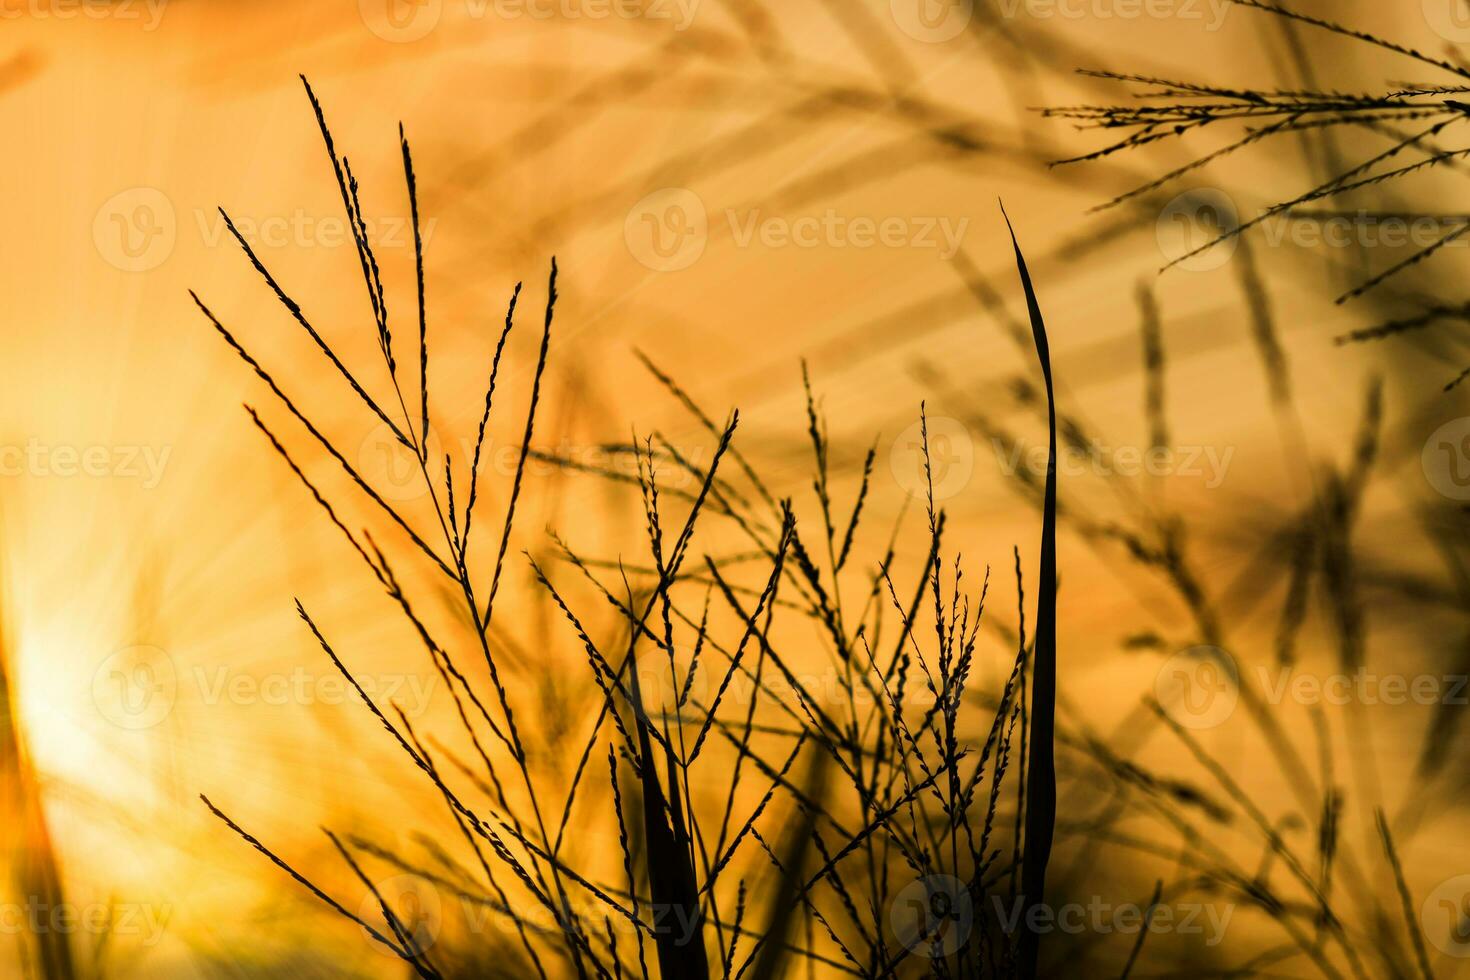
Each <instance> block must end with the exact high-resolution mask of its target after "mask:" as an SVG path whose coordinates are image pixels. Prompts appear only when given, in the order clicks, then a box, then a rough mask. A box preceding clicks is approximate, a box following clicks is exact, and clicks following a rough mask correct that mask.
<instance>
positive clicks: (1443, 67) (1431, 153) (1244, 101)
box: [1043, 0, 1470, 390]
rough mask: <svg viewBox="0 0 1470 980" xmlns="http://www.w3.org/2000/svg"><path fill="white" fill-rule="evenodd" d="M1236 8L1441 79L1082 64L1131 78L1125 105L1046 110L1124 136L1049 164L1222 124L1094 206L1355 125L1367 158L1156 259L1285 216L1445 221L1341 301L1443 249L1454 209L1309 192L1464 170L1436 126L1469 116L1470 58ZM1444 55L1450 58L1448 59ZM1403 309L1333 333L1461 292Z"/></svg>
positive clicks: (1413, 320) (1453, 308) (1373, 333)
mask: <svg viewBox="0 0 1470 980" xmlns="http://www.w3.org/2000/svg"><path fill="white" fill-rule="evenodd" d="M1231 2H1232V3H1234V4H1236V5H1237V6H1240V7H1246V8H1252V9H1255V10H1259V11H1262V12H1264V13H1268V14H1271V15H1274V16H1276V17H1280V18H1283V19H1284V20H1286V21H1289V22H1291V23H1293V24H1301V25H1305V26H1308V27H1311V28H1314V29H1317V30H1320V31H1324V32H1326V33H1328V34H1332V35H1336V36H1338V37H1341V38H1345V39H1347V40H1349V41H1352V42H1356V43H1360V44H1364V45H1369V46H1372V47H1374V48H1377V49H1379V50H1382V51H1387V52H1389V53H1391V54H1394V55H1397V56H1399V57H1402V58H1404V59H1406V60H1408V61H1412V62H1414V63H1416V64H1417V65H1418V66H1420V67H1421V68H1429V69H1433V70H1434V71H1435V72H1437V73H1439V74H1441V75H1442V76H1445V81H1444V82H1432V81H1431V82H1422V83H1413V82H1391V83H1385V84H1384V85H1382V86H1381V87H1380V88H1379V89H1378V90H1377V91H1372V92H1341V91H1336V90H1314V89H1295V90H1278V89H1267V88H1256V87H1252V86H1245V87H1240V86H1234V85H1227V84H1215V83H1205V82H1195V81H1188V80H1179V79H1174V78H1161V77H1155V76H1150V75H1140V74H1130V73H1125V72H1117V71H1099V70H1095V69H1086V68H1084V69H1080V72H1081V74H1083V75H1085V76H1087V77H1090V78H1095V79H1101V80H1105V81H1111V82H1116V83H1122V84H1126V85H1130V86H1134V87H1135V88H1134V90H1133V91H1132V92H1131V96H1132V101H1130V102H1127V103H1123V104H1088V105H1075V106H1061V107H1054V108H1048V109H1045V110H1043V115H1045V116H1047V117H1050V118H1056V119H1065V120H1068V121H1071V122H1072V123H1074V124H1075V125H1076V126H1078V127H1079V128H1080V129H1083V130H1093V129H1098V130H1103V131H1104V132H1105V133H1107V134H1108V135H1109V136H1115V135H1116V134H1126V135H1121V136H1120V137H1119V138H1115V139H1114V140H1113V141H1112V142H1110V143H1108V144H1107V145H1105V146H1103V147H1101V148H1099V149H1096V150H1091V151H1088V152H1086V153H1083V154H1080V155H1076V156H1072V157H1069V158H1066V159H1062V160H1058V161H1056V162H1055V164H1054V165H1071V164H1080V163H1087V162H1092V161H1098V160H1102V159H1105V158H1110V157H1112V156H1114V155H1116V154H1120V153H1124V152H1127V151H1132V150H1136V149H1139V148H1142V147H1146V146H1149V145H1151V144H1155V143H1160V142H1163V141H1170V140H1184V139H1187V138H1190V137H1194V136H1201V137H1202V136H1205V135H1207V134H1212V133H1215V132H1218V131H1220V130H1228V131H1230V136H1229V137H1228V138H1227V139H1226V140H1225V141H1224V142H1223V145H1219V146H1217V147H1216V148H1215V149H1213V150H1211V151H1209V152H1208V153H1205V154H1204V155H1202V156H1199V157H1197V158H1196V159H1194V160H1193V161H1191V162H1190V163H1187V164H1185V165H1183V166H1180V167H1176V168H1174V169H1171V170H1169V171H1168V172H1166V173H1164V174H1162V175H1161V176H1158V177H1156V178H1152V179H1150V180H1148V181H1146V182H1145V183H1143V184H1141V185H1139V186H1137V187H1135V188H1134V189H1133V190H1130V191H1127V192H1124V193H1122V194H1118V195H1116V196H1114V197H1112V198H1111V199H1109V200H1108V201H1106V202H1104V203H1102V204H1099V205H1097V207H1096V208H1095V209H1094V210H1097V211H1102V210H1106V209H1109V208H1113V207H1116V206H1118V205H1120V204H1123V203H1125V202H1129V201H1135V200H1137V199H1140V198H1144V197H1146V196H1148V195H1151V194H1153V193H1154V192H1156V191H1159V190H1161V189H1163V188H1166V187H1169V186H1170V185H1172V184H1175V183H1177V182H1178V181H1181V180H1183V179H1186V178H1188V177H1190V176H1193V175H1195V174H1197V173H1198V172H1199V171H1201V170H1202V169H1203V168H1205V167H1207V166H1209V165H1211V164H1215V163H1218V162H1219V161H1221V160H1223V159H1225V158H1227V157H1230V156H1232V155H1234V154H1236V153H1238V152H1240V151H1242V150H1245V149H1247V148H1248V147H1252V146H1255V145H1256V144H1260V143H1265V142H1267V141H1271V140H1277V139H1279V138H1280V137H1292V136H1301V135H1303V134H1314V133H1320V132H1323V131H1328V130H1332V131H1337V130H1344V131H1353V132H1357V133H1362V134H1366V135H1367V136H1369V137H1371V138H1372V139H1373V140H1374V142H1375V145H1376V146H1377V147H1379V148H1378V149H1376V150H1375V151H1373V152H1369V153H1367V154H1366V155H1365V156H1364V158H1363V159H1362V160H1361V161H1360V162H1358V163H1356V164H1354V165H1352V166H1350V167H1346V168H1345V169H1341V170H1339V171H1338V172H1336V173H1334V174H1332V175H1331V176H1330V177H1328V178H1327V179H1323V180H1318V181H1317V182H1316V183H1314V184H1313V186H1311V187H1309V188H1307V189H1305V190H1301V191H1298V192H1296V193H1291V194H1285V195H1279V196H1278V200H1277V201H1276V202H1275V203H1272V204H1271V205H1269V206H1268V207H1266V208H1264V209H1263V210H1262V211H1261V212H1260V213H1259V214H1257V215H1255V216H1253V217H1250V218H1248V219H1245V220H1241V221H1238V222H1236V221H1232V222H1229V223H1227V225H1226V226H1225V227H1222V228H1220V229H1218V233H1217V234H1215V235H1214V236H1213V237H1210V238H1209V239H1208V240H1207V241H1205V242H1204V243H1203V244H1200V245H1197V246H1195V247H1193V248H1190V249H1188V250H1186V251H1184V252H1183V253H1182V254H1180V255H1178V256H1176V257H1174V258H1173V260H1172V261H1170V262H1169V263H1168V264H1167V265H1166V266H1165V267H1164V268H1165V269H1166V270H1167V269H1169V268H1172V267H1174V266H1177V265H1179V264H1180V263H1183V262H1187V261H1188V260H1190V259H1192V258H1194V257H1196V256H1198V255H1200V254H1202V253H1204V252H1207V251H1209V250H1210V249H1213V248H1215V247H1217V246H1219V245H1221V244H1222V243H1224V242H1227V241H1231V240H1234V239H1236V238H1238V237H1239V236H1241V235H1243V234H1245V233H1246V232H1248V231H1250V230H1252V229H1254V228H1258V227H1259V226H1261V225H1262V224H1264V223H1265V222H1267V221H1270V220H1271V219H1273V218H1280V219H1282V220H1288V221H1290V220H1312V221H1322V220H1332V219H1338V220H1342V219H1346V220H1354V221H1362V220H1365V219H1372V220H1384V219H1400V220H1405V221H1413V220H1416V219H1425V218H1428V219H1432V220H1434V221H1436V222H1437V223H1438V225H1439V226H1440V227H1441V228H1443V229H1444V232H1443V234H1442V235H1440V236H1439V237H1438V238H1437V239H1436V240H1434V241H1433V242H1430V243H1428V244H1424V245H1422V246H1421V245H1419V244H1418V243H1416V244H1415V247H1414V249H1413V251H1412V252H1411V254H1410V255H1408V256H1407V257H1404V258H1402V259H1399V260H1397V261H1395V262H1393V263H1392V264H1391V265H1389V266H1388V267H1386V268H1384V269H1382V270H1380V271H1378V272H1376V273H1372V274H1370V275H1368V276H1366V277H1360V280H1359V281H1358V282H1357V283H1356V284H1355V285H1353V286H1352V287H1351V288H1349V289H1347V290H1346V291H1344V292H1342V293H1341V294H1340V295H1339V296H1338V297H1337V302H1338V303H1339V304H1345V303H1348V302H1350V301H1352V300H1355V299H1358V298H1360V297H1363V296H1366V295H1368V294H1369V293H1372V292H1374V291H1375V290H1378V289H1379V288H1380V287H1382V286H1384V285H1385V284H1387V283H1389V282H1390V281H1391V280H1394V279H1395V278H1396V277H1398V276H1401V275H1403V274H1404V273H1405V272H1407V271H1409V270H1411V269H1413V268H1415V267H1417V266H1419V265H1420V264H1421V263H1423V262H1425V261H1426V260H1429V259H1431V258H1432V257H1434V256H1435V255H1437V254H1438V253H1439V252H1440V251H1441V250H1442V249H1445V248H1447V247H1449V246H1452V245H1454V244H1455V243H1456V242H1458V241H1460V240H1461V239H1462V238H1463V237H1464V236H1465V234H1466V233H1467V232H1470V221H1467V220H1466V219H1465V216H1464V214H1463V212H1461V211H1457V210H1454V209H1444V210H1439V209H1436V210H1434V211H1432V212H1430V213H1428V214H1409V213H1405V212H1403V211H1401V210H1393V211H1388V212H1385V211H1382V210H1375V211H1373V212H1371V213H1370V212H1366V211H1354V210H1334V209H1332V208H1330V207H1329V208H1325V209H1324V208H1314V207H1311V205H1315V204H1317V203H1318V202H1325V201H1331V200H1334V199H1341V198H1343V197H1346V196H1348V195H1351V194H1354V193H1355V192H1359V191H1364V190H1368V189H1372V188H1378V187H1381V186H1383V185H1386V184H1390V183H1395V184H1396V183H1398V182H1401V181H1404V180H1407V179H1408V178H1410V177H1413V176H1415V175H1419V174H1423V173H1426V172H1428V171H1430V170H1432V169H1435V168H1445V169H1452V170H1455V171H1458V172H1461V173H1463V172H1466V171H1465V161H1466V158H1467V156H1470V147H1458V146H1453V145H1451V146H1446V145H1444V144H1442V143H1441V142H1439V140H1440V138H1441V137H1444V136H1446V135H1450V134H1452V133H1454V132H1455V131H1456V130H1455V128H1454V127H1455V126H1456V124H1458V123H1461V122H1463V121H1464V120H1465V119H1466V118H1467V116H1470V102H1467V100H1466V96H1467V95H1470V65H1467V64H1466V63H1464V62H1463V60H1460V59H1458V58H1456V57H1453V56H1452V57H1451V58H1439V57H1435V56H1433V55H1431V54H1426V53H1425V52H1422V51H1419V50H1417V49H1415V48H1412V47H1409V46H1406V45H1403V44H1399V43H1397V42H1395V41H1392V40H1390V39H1387V38H1383V37H1379V36H1377V35H1374V34H1371V33H1368V32H1365V31H1359V30H1355V29H1353V28H1351V27H1347V26H1344V25H1342V24H1339V23H1336V22H1334V21H1329V20H1325V19H1322V18H1319V17H1313V16H1309V15H1307V14H1303V13H1299V12H1297V11H1294V10H1291V9H1289V8H1286V7H1283V6H1280V5H1277V4H1274V3H1269V2H1264V0H1231ZM1452 58H1453V60H1452ZM1415 305H1416V307H1417V308H1416V309H1415V310H1414V311H1413V312H1412V313H1411V314H1409V315H1406V316H1404V317H1401V318H1397V319H1394V320H1392V321H1390V322H1386V323H1380V324H1376V325H1374V326H1371V327H1365V328H1361V329H1356V330H1352V331H1344V332H1343V333H1342V334H1341V335H1340V336H1339V337H1338V342H1339V343H1357V342H1363V341H1372V340H1381V339H1384V338H1388V337H1393V336H1396V335H1399V334H1403V333H1406V332H1409V331H1416V330H1423V329H1426V328H1429V327H1433V326H1436V325H1441V324H1444V323H1447V322H1464V321H1465V320H1466V319H1470V303H1465V302H1459V301H1455V300H1453V299H1435V300H1432V301H1422V300H1421V301H1419V302H1417V303H1416V304H1415ZM1467 377H1470V368H1466V369H1465V370H1464V371H1461V372H1460V373H1459V374H1458V375H1456V376H1455V377H1453V378H1452V379H1450V380H1449V382H1448V383H1447V384H1446V386H1445V388H1446V390H1449V389H1451V388H1453V387H1455V386H1456V385H1458V384H1459V383H1460V382H1461V381H1463V380H1465V378H1467Z"/></svg>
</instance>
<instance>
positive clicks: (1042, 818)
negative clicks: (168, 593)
mask: <svg viewBox="0 0 1470 980" xmlns="http://www.w3.org/2000/svg"><path fill="white" fill-rule="evenodd" d="M1001 214H1003V215H1004V214H1005V208H1004V207H1002V208H1001ZM1006 229H1007V230H1008V231H1010V234H1011V245H1012V247H1013V248H1015V250H1016V271H1017V272H1018V273H1019V274H1020V276H1021V288H1023V289H1024V290H1025V291H1026V310H1027V312H1028V313H1029V314H1030V317H1031V333H1032V336H1033V338H1034V339H1035V341H1036V355H1037V357H1038V358H1039V359H1040V361H1041V375H1042V377H1043V378H1044V379H1045V380H1046V412H1047V424H1048V428H1049V430H1050V431H1049V440H1050V441H1049V449H1048V455H1047V467H1046V496H1045V500H1044V503H1043V508H1042V519H1041V568H1040V572H1039V574H1038V577H1037V592H1036V638H1035V652H1034V655H1033V666H1032V682H1031V729H1030V739H1029V743H1030V745H1029V749H1028V752H1027V757H1026V770H1027V771H1026V800H1027V808H1026V830H1025V834H1026V836H1025V847H1026V849H1025V852H1024V854H1023V855H1022V859H1021V889H1022V894H1023V896H1024V898H1025V902H1026V905H1027V907H1028V908H1034V907H1037V906H1040V905H1041V904H1042V903H1043V902H1044V900H1045V897H1046V895H1045V893H1046V864H1047V861H1048V860H1049V859H1050V857H1051V843H1052V835H1053V833H1054V830H1055V826H1056V816H1057V775H1056V758H1055V755H1054V749H1053V745H1052V740H1053V738H1054V736H1055V732H1056V714H1057V703H1056V702H1057V408H1056V395H1055V393H1054V391H1053V390H1052V380H1051V349H1050V347H1049V346H1048V345H1047V341H1046V323H1045V322H1044V321H1043V320H1042V317H1041V306H1040V305H1039V304H1038V303H1037V301H1036V290H1035V289H1034V288H1033V287H1032V285H1031V273H1030V272H1029V271H1027V269H1026V257H1025V256H1024V255H1022V254H1021V246H1020V243H1018V242H1017V241H1016V231H1015V229H1014V228H1012V227H1011V219H1010V217H1009V216H1008V215H1007V216H1006ZM1039 939H1040V937H1039V936H1038V934H1037V933H1036V932H1034V931H1032V930H1030V929H1026V930H1023V931H1022V933H1021V942H1020V947H1021V948H1020V966H1021V975H1022V976H1024V977H1035V976H1036V960H1037V953H1038V952H1039Z"/></svg>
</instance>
